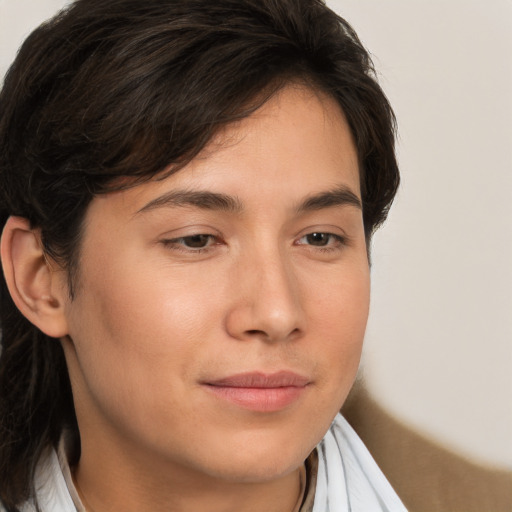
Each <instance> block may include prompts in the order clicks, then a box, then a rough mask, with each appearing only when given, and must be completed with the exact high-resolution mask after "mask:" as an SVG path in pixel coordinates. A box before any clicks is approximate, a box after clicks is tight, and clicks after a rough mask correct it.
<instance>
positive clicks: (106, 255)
mask: <svg viewBox="0 0 512 512" xmlns="http://www.w3.org/2000/svg"><path fill="white" fill-rule="evenodd" d="M359 202H360V190H359V175H358V163H357V155H356V151H355V149H354V145H353V142H352V139H351V136H350V132H349V129H348V126H347V123H346V121H345V119H344V117H343V115H342V113H341V111H340V109H339V107H338V106H337V105H336V104H335V103H334V102H333V101H332V100H330V99H329V98H327V97H324V96H322V95H320V94H317V93H314V92H313V91H311V90H307V89H304V88H299V87H295V88H294V87H288V88H285V89H284V90H282V91H281V92H280V93H279V94H277V95H276V96H275V97H274V98H273V99H271V100H270V101H268V102H267V103H266V104H265V105H264V106H263V107H261V108H260V109H259V110H258V111H257V112H255V113H254V114H253V115H251V116H250V117H249V118H247V119H245V120H243V121H241V122H239V123H237V124H233V125H230V126H228V127H227V128H226V129H224V131H222V133H220V134H219V135H218V136H217V137H216V138H215V140H213V141H212V142H211V143H210V144H209V146H208V147H207V148H206V149H205V150H204V151H203V153H202V154H201V155H199V156H198V157H197V158H196V159H194V160H193V161H192V162H191V163H190V164H189V165H188V166H187V167H185V168H184V169H182V170H180V171H179V172H177V173H175V174H174V175H171V176H170V177H167V178H166V179H163V180H160V181H152V182H150V183H146V184H143V185H140V186H137V187H135V188H132V189H128V190H125V191H121V192H115V193H112V194H108V195H105V196H101V197H97V198H95V199H94V200H93V202H92V203H91V205H90V208H89V210H88V213H87V216H86V219H85V229H84V234H83V240H82V246H81V258H80V277H79V286H78V289H77V295H76V297H75V298H74V300H73V301H70V302H69V303H67V304H66V309H65V315H66V318H67V325H68V331H69V338H67V339H65V340H64V341H63V343H64V348H65V352H66V358H67V361H68V365H69V370H70V376H71V380H72V385H73V393H74V397H75V402H76V409H77V417H78V421H79V425H80V430H81V436H82V454H83V456H85V454H86V453H87V450H92V451H94V450H96V452H98V453H99V452H101V450H102V449H107V446H108V449H109V450H110V451H112V450H113V449H114V450H115V448H112V447H117V448H118V452H119V453H123V452H124V453H126V452H129V453H130V454H134V455H133V456H134V457H135V456H137V457H139V458H140V459H141V460H143V459H144V457H147V459H148V460H152V461H153V463H155V464H156V462H158V463H162V464H167V465H168V466H169V467H175V468H182V469H183V470H187V471H192V472H195V473H197V474H198V475H201V474H202V475H208V476H210V477H216V478H222V479H227V480H232V481H259V480H264V479H271V478H274V477H277V476H279V475H284V474H287V473H288V472H290V471H292V470H293V469H295V468H297V467H298V466H299V465H300V464H301V463H302V462H303V461H304V459H305V458H306V457H307V456H308V454H309V453H310V452H311V450H312V449H313V448H314V446H315V445H316V444H317V443H318V442H319V441H320V440H321V438H322V437H323V435H324V434H325V432H326V431H327V429H328V428H329V425H330V423H331V421H332V420H333V418H334V416H335V415H336V413H337V412H338V410H339V409H340V407H341V405H342V403H343V401H344V399H345V397H346V395H347V393H348V391H349V389H350V387H351V385H352V382H353V380H354V377H355V374H356V371H357V367H358V363H359V358H360V352H361V345H362V341H363V336H364V330H365V325H366V320H367V314H368V303H369V269H368V261H367V255H366V244H365V235H364V230H363V221H362V213H361V208H360V205H359ZM135 454H136V455H135ZM155 461H156V462H155Z"/></svg>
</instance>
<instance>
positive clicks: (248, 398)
mask: <svg viewBox="0 0 512 512" xmlns="http://www.w3.org/2000/svg"><path fill="white" fill-rule="evenodd" d="M310 384H311V381H310V380H309V379H308V378H307V377H304V376H302V375H299V374H296V373H293V372H289V371H281V372H277V373H271V374H266V373H262V372H251V373H241V374H237V375H231V376H229V377H223V378H221V379H216V380H212V381H206V382H204V383H203V386H205V388H206V389H207V390H208V391H209V392H210V393H212V394H213V395H214V396H215V397H216V398H218V399H221V400H224V401H227V402H230V403H231V404H233V405H235V406H237V407H241V408H243V409H248V410H251V411H255V412H277V411H280V410H282V409H285V408H287V407H289V406H291V405H292V404H293V403H294V402H296V401H297V400H299V399H300V398H301V396H302V395H303V394H304V393H305V392H306V389H307V388H308V386H309V385H310Z"/></svg>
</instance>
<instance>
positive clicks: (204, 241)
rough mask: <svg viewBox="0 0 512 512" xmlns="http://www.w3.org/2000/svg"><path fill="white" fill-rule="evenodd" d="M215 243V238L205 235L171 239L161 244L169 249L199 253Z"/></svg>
mask: <svg viewBox="0 0 512 512" xmlns="http://www.w3.org/2000/svg"><path fill="white" fill-rule="evenodd" d="M217 242H218V240H217V237H215V236H214V235H207V234H196V235H189V236H181V237H179V238H172V239H170V240H162V243H163V244H164V245H165V246H166V247H168V248H170V249H175V250H178V251H190V252H201V250H206V249H208V248H210V247H211V246H212V245H215V244H216V243H217Z"/></svg>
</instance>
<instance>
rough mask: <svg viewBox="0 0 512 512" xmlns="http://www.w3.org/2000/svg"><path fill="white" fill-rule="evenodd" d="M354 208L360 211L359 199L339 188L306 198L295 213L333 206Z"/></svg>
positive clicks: (350, 192)
mask: <svg viewBox="0 0 512 512" xmlns="http://www.w3.org/2000/svg"><path fill="white" fill-rule="evenodd" d="M345 205H349V206H355V207H356V208H358V209H359V210H362V208H363V207H362V204H361V200H360V199H359V197H358V196H357V195H356V194H355V193H354V192H352V190H350V189H349V188H348V187H346V186H344V185H343V186H340V187H337V188H335V189H333V190H329V191H326V192H320V193H318V194H315V195H313V196H310V197H308V198H306V199H305V200H304V201H303V202H302V203H300V204H299V206H298V208H297V213H305V212H310V211H315V210H323V209H324V208H333V207H335V206H345Z"/></svg>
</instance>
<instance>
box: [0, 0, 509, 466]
mask: <svg viewBox="0 0 512 512" xmlns="http://www.w3.org/2000/svg"><path fill="white" fill-rule="evenodd" d="M63 3H64V2H63V1H62V0H37V2H34V1H33V0H0V74H1V75H3V74H4V72H5V70H6V68H7V66H8V64H9V62H10V61H11V60H12V59H13V57H14V54H15V52H16V49H17V47H18V46H19V44H20V43H21V41H22V39H23V38H24V37H25V36H26V35H28V33H29V32H30V30H31V29H32V28H33V27H35V26H36V25H37V24H38V23H39V22H40V21H42V20H43V19H45V18H47V17H49V16H51V15H52V14H53V13H54V12H55V11H56V10H57V9H58V8H60V7H61V6H62V5H63ZM328 4H329V5H330V6H331V7H332V8H333V9H335V10H336V11H338V12H339V13H340V14H341V15H342V16H343V17H345V18H346V19H347V20H348V21H349V22H350V23H351V24H352V25H353V26H354V28H355V29H356V31H357V32H358V34H359V36H360V37H361V39H362V41H363V42H364V44H365V46H366V47H367V48H369V49H370V51H371V53H372V55H373V56H374V61H375V64H376V67H377V70H378V72H379V76H380V82H381V84H382V86H383V88H384V90H385V91H386V93H387V95H388V96H389V98H390V100H391V103H392V104H393V106H394V108H395V111H396V114H397V118H398V123H399V132H400V139H399V144H398V151H399V158H400V163H401V168H402V176H403V178H402V179H403V184H402V188H401V191H400V193H399V195H398V198H397V200H396V202H395V205H394V207H393V210H392V213H391V215H390V218H389V221H388V223H387V225H386V226H385V227H384V228H383V229H382V230H381V231H380V232H379V233H378V234H377V235H376V237H375V240H374V247H373V268H372V276H373V291H372V311H371V316H370V323H369V327H368V332H367V339H366V348H365V354H364V359H363V368H362V371H363V373H364V375H365V378H366V380H367V382H368V385H369V387H370V390H371V391H372V393H373V395H374V396H375V397H376V398H377V399H378V400H379V401H380V402H381V403H382V404H383V405H384V406H385V407H386V408H387V409H388V410H390V411H391V412H392V413H394V414H395V415H396V416H397V417H398V418H399V419H401V420H403V421H404V422H406V423H408V424H409V425H411V426H413V427H415V428H417V429H418V430H420V431H421V432H423V433H425V434H426V435H428V436H431V437H433V438H434V439H436V440H438V441H439V442H441V443H443V444H447V445H449V446H451V447H452V448H453V449H456V450H458V451H460V452H461V453H462V454H464V455H466V456H468V457H471V458H472V459H474V460H475V461H477V462H482V463H487V464H492V465H495V466H501V467H508V468H512V227H511V223H512V0H492V1H491V2H483V1H482V0H448V1H446V0H444V1H441V0H428V1H427V0H421V1H420V0H386V1H383V0H330V1H328Z"/></svg>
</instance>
